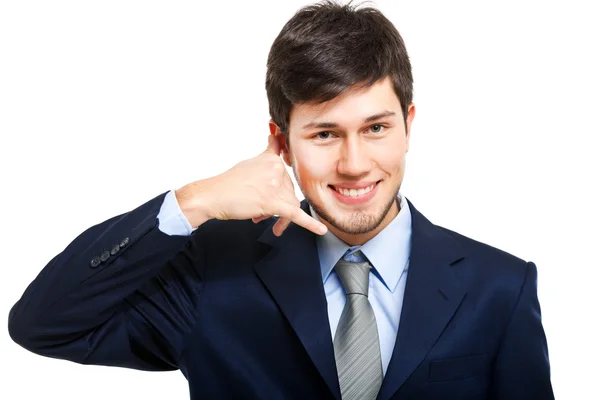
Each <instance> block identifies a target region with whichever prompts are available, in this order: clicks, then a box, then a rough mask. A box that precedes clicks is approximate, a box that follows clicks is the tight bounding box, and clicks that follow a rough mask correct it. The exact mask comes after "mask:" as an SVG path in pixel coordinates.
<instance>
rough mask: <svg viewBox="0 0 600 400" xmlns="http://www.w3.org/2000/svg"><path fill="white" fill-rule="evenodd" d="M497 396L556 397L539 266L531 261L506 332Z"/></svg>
mask: <svg viewBox="0 0 600 400" xmlns="http://www.w3.org/2000/svg"><path fill="white" fill-rule="evenodd" d="M492 385H493V393H494V397H493V398H494V399H497V400H520V399H524V400H525V399H536V400H548V399H554V394H553V390H552V385H551V382H550V362H549V358H548V346H547V342H546V336H545V334H544V329H543V327H542V319H541V311H540V304H539V301H538V297H537V269H536V266H535V264H534V263H532V262H529V263H527V267H526V272H525V279H524V282H523V286H522V287H521V292H520V294H519V298H518V300H517V304H516V306H515V309H514V311H513V315H512V317H511V320H510V322H509V324H508V327H507V330H506V332H505V334H504V338H503V341H502V344H501V346H500V349H499V352H498V355H497V358H496V362H495V366H494V374H493V377H492Z"/></svg>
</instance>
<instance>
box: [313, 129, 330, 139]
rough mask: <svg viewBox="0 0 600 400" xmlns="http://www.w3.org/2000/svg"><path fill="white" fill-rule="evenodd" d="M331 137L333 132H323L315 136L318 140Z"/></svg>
mask: <svg viewBox="0 0 600 400" xmlns="http://www.w3.org/2000/svg"><path fill="white" fill-rule="evenodd" d="M330 136H331V132H329V131H323V132H319V133H317V134H316V135H315V137H316V138H318V139H323V140H325V139H329V137H330Z"/></svg>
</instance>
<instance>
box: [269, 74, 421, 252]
mask: <svg viewBox="0 0 600 400" xmlns="http://www.w3.org/2000/svg"><path fill="white" fill-rule="evenodd" d="M414 113H415V109H414V106H413V105H412V104H411V105H410V106H409V110H408V120H407V124H406V129H405V124H404V119H403V114H402V108H401V106H400V101H399V100H398V97H397V96H396V93H395V92H394V90H393V86H392V83H391V80H390V79H389V78H386V79H383V80H381V81H379V82H376V83H375V84H373V85H372V86H370V87H368V88H366V89H360V90H359V89H356V88H352V89H350V90H349V91H347V92H345V93H343V94H341V95H340V96H338V97H336V98H335V99H333V100H330V101H328V102H326V103H322V104H300V105H294V106H293V107H292V110H291V112H290V123H289V138H288V140H289V142H288V147H287V148H284V146H282V148H284V150H283V158H284V160H285V162H286V163H287V164H288V165H289V166H291V167H292V169H293V171H294V175H295V177H296V180H297V182H298V184H299V186H300V190H301V191H302V193H303V194H304V197H305V198H306V200H307V201H308V203H309V204H310V205H311V206H312V207H313V209H314V210H315V211H316V212H317V214H318V215H319V217H320V219H321V221H322V222H323V223H324V224H325V225H327V227H328V228H329V229H330V230H331V231H332V232H333V233H334V234H336V236H338V237H340V238H341V239H342V240H344V241H345V242H346V243H348V244H363V243H364V242H366V241H367V240H369V239H370V238H372V237H373V236H375V235H376V234H377V233H379V231H381V230H382V229H383V228H384V227H385V226H386V225H387V224H388V223H389V222H390V221H391V220H393V219H394V217H395V216H396V214H397V213H398V209H397V206H396V202H395V199H396V196H397V193H398V191H399V189H400V185H401V183H402V179H403V177H404V165H405V154H406V152H407V151H408V143H409V137H410V125H411V123H412V120H413V118H414ZM278 132H279V140H280V143H281V144H285V139H284V138H283V136H282V135H281V133H280V131H279V130H278Z"/></svg>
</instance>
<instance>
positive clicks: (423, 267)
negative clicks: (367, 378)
mask: <svg viewBox="0 0 600 400" xmlns="http://www.w3.org/2000/svg"><path fill="white" fill-rule="evenodd" d="M407 202H408V204H409V207H410V211H411V216H412V239H411V253H410V264H409V270H408V277H407V282H406V290H405V293H404V302H403V306H402V314H401V316H400V324H399V327H398V335H397V336H396V344H395V346H394V352H393V354H392V359H391V361H390V364H389V366H388V369H387V372H386V375H385V378H384V381H383V384H382V387H381V390H380V393H379V397H378V399H380V400H387V399H390V398H391V397H392V396H393V395H394V393H395V392H396V391H397V390H398V389H399V388H400V387H401V386H402V385H403V384H404V382H405V381H406V380H407V379H408V377H409V376H410V375H411V374H412V372H413V371H414V370H415V369H416V368H417V366H418V365H419V364H420V363H421V362H422V361H423V359H424V358H425V357H426V356H427V354H428V353H429V351H430V349H431V348H432V347H433V345H434V344H435V342H436V341H437V339H438V337H439V335H440V334H441V332H442V331H443V329H444V328H445V327H446V324H447V323H448V321H449V320H450V319H451V318H452V316H453V315H454V313H455V312H456V309H457V308H458V306H459V305H460V303H461V301H462V299H463V297H464V295H465V289H464V287H463V285H462V284H461V282H460V281H459V280H458V277H457V276H456V274H455V273H454V271H453V270H452V267H451V265H452V264H453V263H454V262H456V261H457V260H460V259H461V258H462V253H461V249H460V248H459V247H458V244H457V243H456V242H455V241H454V239H452V238H451V237H450V236H449V235H448V234H446V233H444V232H443V231H442V230H441V229H440V228H438V227H436V226H434V225H433V224H432V223H431V222H429V220H427V219H426V218H425V217H424V216H423V215H422V214H421V213H420V212H419V211H417V209H415V208H414V206H413V205H412V203H411V202H410V201H407Z"/></svg>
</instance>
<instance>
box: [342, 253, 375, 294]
mask: <svg viewBox="0 0 600 400" xmlns="http://www.w3.org/2000/svg"><path fill="white" fill-rule="evenodd" d="M361 256H362V259H366V258H365V257H364V255H363V254H362V253H360V252H359V254H355V257H359V258H360V257H361ZM348 259H349V257H347V256H346V255H344V257H343V258H342V259H341V260H340V261H338V262H337V264H336V265H335V272H336V273H337V274H338V276H339V277H340V280H341V281H342V284H343V285H344V289H346V295H350V294H362V295H363V296H368V295H369V271H370V270H371V264H370V263H369V262H368V261H347V260H348Z"/></svg>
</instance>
